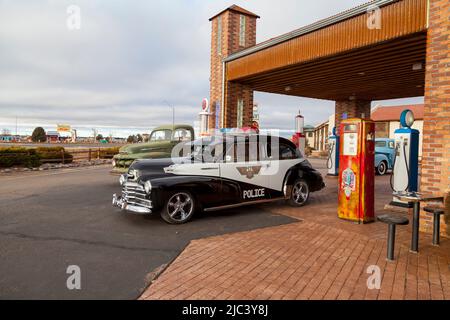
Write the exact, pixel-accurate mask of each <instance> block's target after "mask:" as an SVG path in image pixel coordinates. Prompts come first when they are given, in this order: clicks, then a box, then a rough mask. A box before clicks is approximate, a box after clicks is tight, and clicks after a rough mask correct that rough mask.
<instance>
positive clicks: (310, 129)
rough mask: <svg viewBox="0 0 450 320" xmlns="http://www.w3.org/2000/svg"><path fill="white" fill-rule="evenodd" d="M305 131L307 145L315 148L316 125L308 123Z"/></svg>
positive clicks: (304, 128)
mask: <svg viewBox="0 0 450 320" xmlns="http://www.w3.org/2000/svg"><path fill="white" fill-rule="evenodd" d="M303 133H304V134H305V137H306V145H307V146H310V147H311V148H314V126H311V125H309V124H307V125H306V126H304V127H303Z"/></svg>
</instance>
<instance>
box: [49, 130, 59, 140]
mask: <svg viewBox="0 0 450 320" xmlns="http://www.w3.org/2000/svg"><path fill="white" fill-rule="evenodd" d="M59 141H60V135H59V132H58V131H47V142H49V143H55V142H59Z"/></svg>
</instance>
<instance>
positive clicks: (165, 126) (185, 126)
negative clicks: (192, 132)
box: [152, 123, 192, 131]
mask: <svg viewBox="0 0 450 320" xmlns="http://www.w3.org/2000/svg"><path fill="white" fill-rule="evenodd" d="M191 127H192V126H191V125H189V124H180V123H179V124H163V125H161V126H158V127H156V128H154V129H153V130H152V131H156V130H176V129H190V128H191Z"/></svg>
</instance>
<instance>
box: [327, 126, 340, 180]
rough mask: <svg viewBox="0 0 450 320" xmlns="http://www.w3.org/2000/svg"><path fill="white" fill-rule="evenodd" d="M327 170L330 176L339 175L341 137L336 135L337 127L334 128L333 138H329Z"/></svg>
mask: <svg viewBox="0 0 450 320" xmlns="http://www.w3.org/2000/svg"><path fill="white" fill-rule="evenodd" d="M327 149H328V158H327V169H328V175H329V176H337V175H339V137H338V136H337V135H336V127H334V128H333V131H332V134H331V136H329V137H328V145H327Z"/></svg>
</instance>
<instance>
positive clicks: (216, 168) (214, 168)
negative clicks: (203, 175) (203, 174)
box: [202, 167, 219, 170]
mask: <svg viewBox="0 0 450 320" xmlns="http://www.w3.org/2000/svg"><path fill="white" fill-rule="evenodd" d="M218 169H219V167H210V168H202V170H218Z"/></svg>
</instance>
